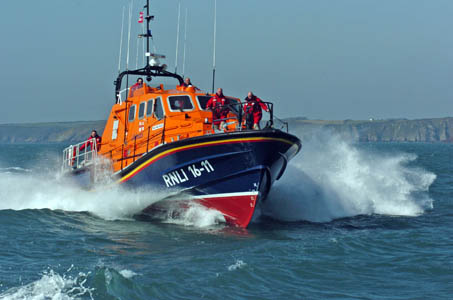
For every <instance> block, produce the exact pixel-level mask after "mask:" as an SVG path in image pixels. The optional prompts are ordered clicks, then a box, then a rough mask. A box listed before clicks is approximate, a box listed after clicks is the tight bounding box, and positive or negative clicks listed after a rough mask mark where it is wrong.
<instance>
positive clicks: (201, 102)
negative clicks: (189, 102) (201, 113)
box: [197, 96, 211, 110]
mask: <svg viewBox="0 0 453 300" xmlns="http://www.w3.org/2000/svg"><path fill="white" fill-rule="evenodd" d="M209 99H211V96H197V100H198V105H200V108H201V109H203V110H206V104H207V103H208V101H209Z"/></svg>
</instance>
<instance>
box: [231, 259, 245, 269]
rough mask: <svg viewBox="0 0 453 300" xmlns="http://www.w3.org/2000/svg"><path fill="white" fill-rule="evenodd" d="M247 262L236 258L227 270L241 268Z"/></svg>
mask: <svg viewBox="0 0 453 300" xmlns="http://www.w3.org/2000/svg"><path fill="white" fill-rule="evenodd" d="M246 265H247V264H246V263H245V262H243V261H242V260H240V259H238V260H236V262H235V263H234V264H232V265H230V266H228V271H234V270H237V269H241V268H243V267H245V266H246Z"/></svg>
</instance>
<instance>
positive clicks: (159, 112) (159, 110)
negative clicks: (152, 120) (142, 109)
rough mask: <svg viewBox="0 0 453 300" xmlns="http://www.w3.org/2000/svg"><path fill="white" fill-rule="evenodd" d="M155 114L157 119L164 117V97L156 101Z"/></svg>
mask: <svg viewBox="0 0 453 300" xmlns="http://www.w3.org/2000/svg"><path fill="white" fill-rule="evenodd" d="M154 116H155V117H156V119H158V120H160V119H163V118H164V109H163V107H162V98H161V97H159V98H156V101H155V102H154Z"/></svg>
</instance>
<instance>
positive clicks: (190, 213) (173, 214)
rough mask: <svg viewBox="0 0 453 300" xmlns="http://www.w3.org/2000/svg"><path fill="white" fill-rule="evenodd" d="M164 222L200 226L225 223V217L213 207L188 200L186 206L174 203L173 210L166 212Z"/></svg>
mask: <svg viewBox="0 0 453 300" xmlns="http://www.w3.org/2000/svg"><path fill="white" fill-rule="evenodd" d="M165 222H166V223H172V224H178V225H183V226H193V227H198V228H202V227H209V226H213V225H217V224H220V223H225V218H224V217H223V215H222V213H221V212H219V211H217V210H215V209H210V208H207V207H205V206H202V205H200V204H197V203H195V202H190V203H188V204H187V205H186V207H181V206H179V205H175V207H174V208H173V211H171V210H170V211H169V213H168V214H167V217H166V220H165Z"/></svg>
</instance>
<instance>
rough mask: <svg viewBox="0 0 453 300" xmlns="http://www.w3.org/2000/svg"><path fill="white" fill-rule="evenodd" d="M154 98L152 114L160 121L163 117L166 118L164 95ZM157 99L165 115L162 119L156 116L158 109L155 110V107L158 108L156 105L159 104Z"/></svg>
mask: <svg viewBox="0 0 453 300" xmlns="http://www.w3.org/2000/svg"><path fill="white" fill-rule="evenodd" d="M153 100H154V105H153V114H152V115H153V116H154V117H155V118H156V119H157V120H159V121H160V120H163V119H164V118H165V107H164V103H163V101H162V96H158V97H156V98H154V99H153ZM157 101H160V106H161V107H162V114H163V116H162V118H160V119H159V118H158V117H157V116H156V110H155V108H156V105H157Z"/></svg>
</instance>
